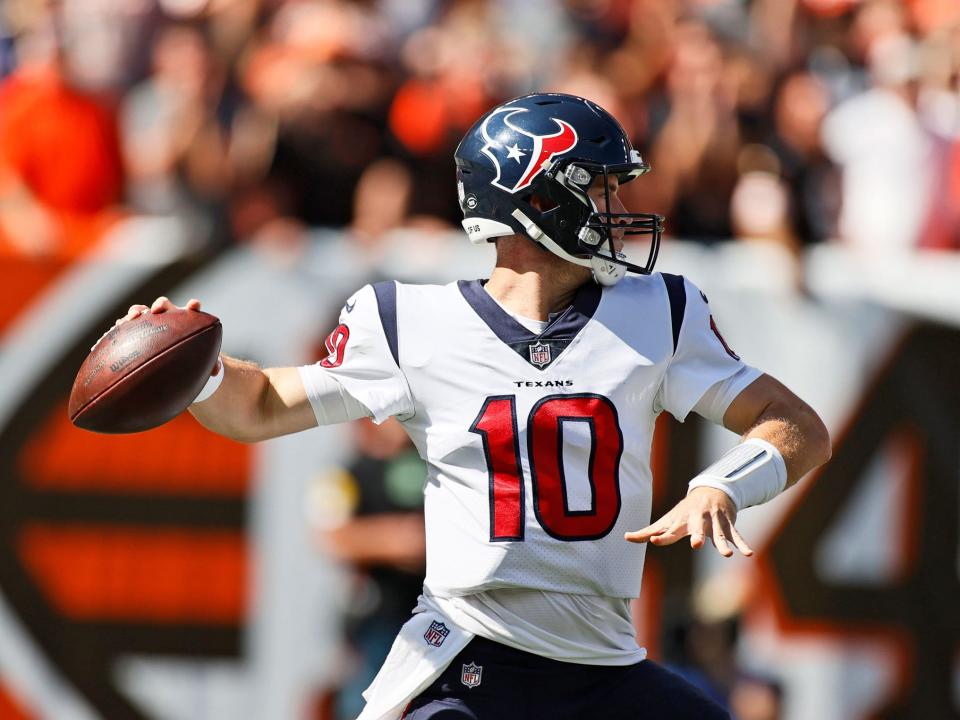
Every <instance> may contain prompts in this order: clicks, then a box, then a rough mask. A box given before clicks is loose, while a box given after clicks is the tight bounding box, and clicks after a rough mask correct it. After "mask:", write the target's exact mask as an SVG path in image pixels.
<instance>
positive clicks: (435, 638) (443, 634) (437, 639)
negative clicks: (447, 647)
mask: <svg viewBox="0 0 960 720" xmlns="http://www.w3.org/2000/svg"><path fill="white" fill-rule="evenodd" d="M449 634H450V628H448V627H447V626H446V625H444V624H443V623H442V622H437V621H436V620H434V621H433V622H431V623H430V627H428V628H427V631H426V632H425V633H424V634H423V639H424V640H426V641H427V642H428V643H430V644H431V645H433V646H434V647H440V646H441V645H443V641H444V640H446V639H447V635H449Z"/></svg>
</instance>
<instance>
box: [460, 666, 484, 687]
mask: <svg viewBox="0 0 960 720" xmlns="http://www.w3.org/2000/svg"><path fill="white" fill-rule="evenodd" d="M482 673H483V666H482V665H477V664H476V663H470V664H469V665H464V666H463V672H462V673H460V682H462V683H463V684H464V685H466V686H467V687H468V688H475V687H476V686H477V685H479V684H480V675H481V674H482Z"/></svg>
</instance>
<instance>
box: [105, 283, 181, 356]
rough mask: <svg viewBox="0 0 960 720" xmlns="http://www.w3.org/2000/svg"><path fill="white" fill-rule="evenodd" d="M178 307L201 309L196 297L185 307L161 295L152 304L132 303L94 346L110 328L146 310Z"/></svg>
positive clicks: (128, 320)
mask: <svg viewBox="0 0 960 720" xmlns="http://www.w3.org/2000/svg"><path fill="white" fill-rule="evenodd" d="M177 309H180V310H199V309H200V301H199V300H197V299H196V298H190V299H189V300H187V304H186V305H184V306H183V307H180V306H178V305H174V304H173V303H172V302H170V299H169V298H166V297H163V296H162V295H161V296H160V297H158V298H157V299H156V300H154V301H153V304H152V305H131V306H130V309H129V310H127V314H126V315H124V316H123V317H122V318H117V320H116V321H115V322H114V323H113V325H112V326H111V327H110V329H109V330H107V332H105V333H104V334H103V335H101V336H100V339H99V340H97V342H95V343H94V344H93V347H96V346H97V344H98V343H99V342H100V340H103V338H104V337H106V335H107V333H108V332H110V330H113V328H115V327H117V326H118V325H123V323H125V322H130V321H131V320H135V319H136V318H138V317H140V316H141V315H143V314H144V313H146V312H151V313H163V312H167V310H177ZM90 349H91V350H92V349H93V348H90Z"/></svg>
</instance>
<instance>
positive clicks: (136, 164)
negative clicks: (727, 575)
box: [0, 0, 960, 255]
mask: <svg viewBox="0 0 960 720" xmlns="http://www.w3.org/2000/svg"><path fill="white" fill-rule="evenodd" d="M958 76H960V3H957V2H956V1H955V0H4V2H3V3H2V4H0V77H2V81H0V247H2V248H5V249H7V250H8V251H14V252H22V253H28V254H34V255H44V254H50V253H75V252H82V251H83V250H84V249H85V248H86V247H88V246H89V245H90V243H92V242H94V241H95V239H96V238H97V237H100V236H101V235H102V233H103V232H104V231H105V229H106V228H109V227H110V226H111V224H112V223H115V222H117V220H118V219H120V218H123V217H124V216H127V215H131V214H177V215H182V216H185V217H187V218H190V219H197V220H198V221H202V223H205V224H204V225H203V226H204V227H209V228H210V232H209V235H210V237H212V238H213V239H214V241H216V242H234V241H244V240H248V239H251V238H253V239H255V238H257V237H259V236H261V235H265V236H267V237H281V238H283V237H290V236H296V234H297V233H300V232H302V231H303V230H304V229H305V228H310V227H317V226H323V227H337V228H344V229H346V230H347V231H348V232H349V233H350V234H351V237H352V238H353V239H355V240H356V242H358V243H361V244H362V246H364V247H367V248H369V250H370V252H371V253H375V252H376V248H377V246H378V242H379V239H380V238H382V237H383V236H384V235H385V234H386V233H388V232H389V231H390V230H391V229H393V228H396V227H401V226H406V227H412V228H416V229H419V230H422V231H423V232H424V233H428V232H434V231H437V230H442V231H446V230H449V229H450V228H455V227H457V226H458V220H459V218H458V215H459V211H458V208H457V205H456V195H455V193H454V192H453V182H452V176H453V169H452V168H453V165H452V161H451V155H452V151H453V149H454V147H455V145H456V142H457V140H458V139H459V138H460V137H461V136H462V134H463V132H464V131H465V130H466V129H467V128H468V127H469V126H470V124H471V123H472V122H473V120H474V119H475V118H476V117H477V116H478V115H480V114H481V113H482V112H483V111H484V110H486V109H487V108H489V107H490V106H492V105H493V104H495V103H497V102H500V101H502V100H504V99H506V98H509V97H512V96H515V95H519V94H522V93H524V92H527V91H531V90H556V91H564V92H571V93H575V94H580V95H584V96H586V97H590V98H592V99H594V100H596V101H597V102H599V103H600V104H601V105H604V106H605V107H607V108H609V109H610V110H611V111H612V112H613V113H614V114H615V115H616V116H617V117H618V118H619V119H620V120H621V121H622V123H623V124H624V126H625V127H626V129H627V131H628V133H629V134H630V135H631V137H632V138H633V139H634V142H635V144H636V145H637V146H638V148H640V150H641V152H642V153H644V155H645V156H646V157H647V159H648V160H650V162H651V163H652V165H653V168H654V172H653V173H652V174H651V175H649V176H647V177H645V178H643V179H642V180H640V181H639V182H636V183H633V184H631V185H630V186H627V187H625V188H624V194H625V195H626V196H627V197H626V201H627V202H626V204H627V206H628V207H633V208H634V209H636V210H637V211H654V212H659V213H662V214H664V215H665V216H666V217H667V219H668V224H667V227H668V233H669V234H670V235H672V236H675V237H682V238H689V239H696V240H700V241H703V242H708V243H709V242H714V241H717V240H725V239H730V238H738V239H747V240H751V239H755V240H762V241H771V242H775V243H778V244H780V245H782V246H784V247H786V248H788V249H790V250H792V251H796V250H799V249H802V248H803V247H804V246H805V245H808V244H811V243H818V242H823V241H825V240H832V239H837V238H839V239H840V240H841V241H843V242H848V243H850V244H853V245H858V246H869V247H894V248H898V247H899V248H909V247H916V246H923V247H936V248H956V247H958V246H960V145H958V142H957V137H958V132H960V87H958Z"/></svg>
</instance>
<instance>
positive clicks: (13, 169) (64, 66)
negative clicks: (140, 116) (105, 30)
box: [0, 15, 123, 255]
mask: <svg viewBox="0 0 960 720" xmlns="http://www.w3.org/2000/svg"><path fill="white" fill-rule="evenodd" d="M60 20H61V18H60V17H58V16H56V15H49V16H38V17H36V18H35V22H34V24H33V25H32V26H30V27H29V28H24V29H23V31H22V35H21V37H20V40H19V43H18V52H19V55H20V56H21V63H22V64H21V65H20V67H18V68H17V69H16V70H15V71H14V72H13V73H12V74H11V75H9V76H8V77H7V78H6V79H4V80H3V81H2V84H0V246H2V247H4V248H8V249H12V250H14V251H16V252H23V253H27V254H30V255H48V254H53V253H67V254H71V253H75V252H81V251H82V250H83V249H84V248H85V247H87V246H89V245H90V244H91V243H93V242H94V241H95V240H96V239H97V238H98V237H99V236H100V234H101V233H102V231H103V230H104V228H105V227H106V226H107V225H108V224H109V216H108V214H107V211H108V210H110V209H111V208H112V207H113V206H114V205H115V204H116V203H117V202H119V200H120V199H121V193H122V188H123V185H122V181H123V177H122V170H121V162H120V148H119V144H118V139H117V132H116V124H115V117H114V113H113V111H112V106H111V104H110V103H109V102H108V101H106V100H105V99H103V98H101V97H98V96H96V95H94V94H93V93H91V92H88V91H85V90H84V89H82V87H80V85H79V83H78V82H77V81H76V79H75V77H74V74H73V73H72V70H73V69H76V68H75V67H72V66H71V63H70V58H69V57H68V56H67V54H66V52H65V50H64V47H63V46H62V45H59V44H57V43H56V38H57V33H58V28H59V27H61V26H60V24H59V23H60Z"/></svg>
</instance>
